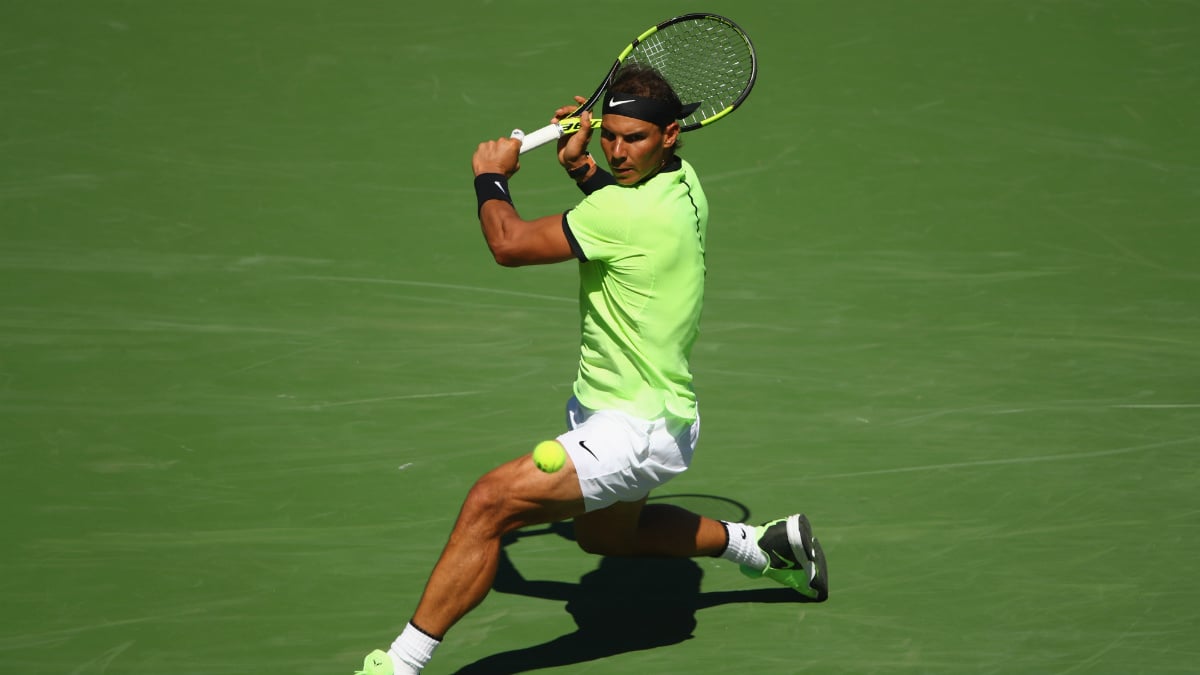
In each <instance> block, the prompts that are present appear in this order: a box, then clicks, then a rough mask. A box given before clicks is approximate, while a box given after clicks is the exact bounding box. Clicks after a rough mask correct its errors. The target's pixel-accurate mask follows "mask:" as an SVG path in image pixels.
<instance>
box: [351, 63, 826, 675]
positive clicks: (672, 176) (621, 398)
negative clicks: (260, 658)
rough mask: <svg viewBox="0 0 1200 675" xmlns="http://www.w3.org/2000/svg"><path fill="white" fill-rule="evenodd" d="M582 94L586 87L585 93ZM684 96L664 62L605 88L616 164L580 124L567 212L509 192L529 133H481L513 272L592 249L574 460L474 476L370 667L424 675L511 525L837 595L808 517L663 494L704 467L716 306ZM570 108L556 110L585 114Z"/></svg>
mask: <svg viewBox="0 0 1200 675" xmlns="http://www.w3.org/2000/svg"><path fill="white" fill-rule="evenodd" d="M577 100H578V101H579V102H580V103H582V102H583V100H584V99H582V98H577ZM691 108H692V106H685V105H683V104H681V102H680V100H679V98H678V96H676V94H675V92H674V91H672V89H671V87H670V85H669V84H668V83H667V81H666V80H665V79H663V78H662V76H660V75H659V74H658V73H657V72H656V71H654V70H652V69H649V68H645V67H639V66H626V67H624V68H623V69H622V70H621V71H620V72H619V73H618V74H617V76H616V78H615V79H614V80H613V82H612V84H611V85H610V86H609V89H608V92H607V95H606V96H605V98H604V110H603V117H602V120H601V121H602V126H601V131H600V137H601V138H600V145H601V148H602V149H603V151H604V156H605V159H606V160H607V162H608V166H609V169H610V170H611V173H609V172H608V171H605V170H603V169H601V168H599V167H598V166H597V165H596V163H595V161H594V160H593V159H592V157H591V155H590V154H589V153H588V152H587V147H588V142H589V141H590V139H591V135H592V130H591V113H590V112H583V113H582V130H581V131H580V132H579V133H576V134H574V135H572V136H569V137H567V138H564V139H562V140H560V141H559V148H558V159H559V162H560V163H561V164H562V165H563V167H564V168H565V169H566V170H567V173H568V175H570V176H571V177H572V178H574V179H575V181H576V182H577V183H578V185H579V187H580V189H581V190H582V191H583V193H584V195H585V197H584V199H583V200H582V201H581V202H580V203H579V204H578V205H577V206H576V207H575V208H573V209H571V210H570V211H567V212H566V213H565V214H561V215H558V214H556V215H550V216H545V217H542V218H537V219H535V220H524V219H523V218H521V216H520V215H518V213H517V210H516V209H515V208H514V206H513V204H512V199H511V197H510V192H509V185H508V181H509V178H511V177H512V176H513V174H515V173H516V172H517V169H518V150H519V147H520V142H519V141H516V140H513V139H507V138H505V139H499V140H494V141H488V142H485V143H482V144H480V146H479V148H478V149H477V150H476V151H475V155H474V157H473V158H472V165H473V168H474V172H475V191H476V194H477V196H478V199H479V220H480V223H481V224H482V228H483V235H484V238H485V239H486V240H487V244H488V247H489V248H490V249H491V252H492V255H493V256H494V257H495V259H496V262H497V263H499V264H501V265H505V266H513V267H518V266H523V265H537V264H544V263H557V262H564V261H567V260H572V259H574V260H577V261H579V274H580V309H581V313H582V340H581V345H580V359H579V370H578V375H577V377H576V380H575V384H574V389H573V391H574V395H573V396H572V397H571V399H570V400H569V401H568V402H567V421H568V427H569V429H568V431H566V432H565V433H563V434H561V435H559V436H558V437H557V439H556V441H557V442H558V443H560V444H561V445H562V447H563V449H564V450H565V451H566V454H567V461H566V463H565V465H564V466H563V468H562V469H561V470H559V471H557V472H554V473H545V472H543V471H541V470H539V469H538V468H537V467H536V466H535V465H534V462H533V461H532V460H531V458H530V455H529V454H525V455H523V456H521V457H518V458H517V459H514V460H512V461H510V462H508V463H506V464H502V465H501V466H499V467H497V468H495V469H493V470H492V471H490V472H488V473H487V474H486V475H484V476H483V477H482V478H480V479H479V480H478V481H477V482H476V483H475V485H474V486H473V487H472V488H471V490H470V492H469V493H468V494H467V497H466V499H465V501H464V503H463V506H462V511H461V512H460V514H459V516H458V520H457V522H456V523H455V525H454V529H453V531H452V532H451V534H450V539H449V541H448V542H447V544H446V547H445V549H444V550H443V552H442V555H441V558H440V559H439V560H438V562H437V565H436V566H435V567H434V569H433V573H432V574H431V575H430V577H429V581H428V583H427V584H426V587H425V592H424V594H423V595H422V597H421V600H420V603H419V604H418V605H417V609H416V612H415V613H414V614H413V617H412V620H411V621H410V622H409V623H408V625H407V626H406V627H405V629H404V631H403V632H402V633H401V634H400V636H399V637H397V638H396V640H395V642H393V643H392V645H391V648H390V649H389V650H387V651H386V652H385V651H383V650H376V651H374V652H372V653H371V654H369V655H368V656H367V658H366V660H365V663H364V666H363V670H362V671H361V673H362V674H366V675H381V674H384V675H400V674H411V673H419V672H420V670H421V668H423V667H424V666H425V665H426V664H427V663H428V662H429V660H430V658H431V657H432V655H433V651H434V649H435V648H436V647H437V645H438V644H439V643H440V642H441V640H442V637H443V636H444V635H445V634H446V632H447V631H448V630H449V629H450V628H451V627H452V626H454V624H455V623H456V622H458V620H459V619H461V618H462V617H463V616H464V615H466V613H467V612H469V611H470V610H471V609H473V608H474V607H475V606H476V605H478V604H479V603H480V602H481V601H482V600H483V598H484V596H485V595H487V593H488V591H489V590H490V589H491V586H492V582H493V580H494V578H495V575H496V566H497V563H498V560H499V557H500V541H501V537H502V536H503V535H504V534H506V533H508V532H511V531H513V530H516V529H518V528H522V527H525V526H529V525H536V524H543V523H549V522H556V521H560V520H565V519H568V518H574V527H575V535H576V539H577V541H578V543H579V546H580V547H581V548H582V549H583V550H584V551H587V552H589V553H594V554H598V555H606V556H659V557H694V556H720V557H723V558H726V559H728V560H730V561H733V562H735V563H738V564H739V565H740V566H741V569H742V571H743V572H744V573H746V574H747V575H748V576H751V577H761V576H767V577H770V578H772V579H774V580H776V581H778V582H780V583H782V584H784V585H786V586H789V587H791V588H794V589H795V590H796V591H798V592H799V593H800V594H802V595H803V596H806V597H808V598H810V599H812V600H816V601H822V600H824V599H825V598H826V597H827V596H828V576H827V571H826V569H825V559H824V555H823V553H822V551H821V547H820V545H819V543H818V542H817V540H816V538H814V537H813V534H812V530H811V528H810V526H809V523H808V519H807V518H805V516H803V515H793V516H789V517H787V518H782V519H779V520H775V521H772V522H769V523H766V524H765V525H762V526H760V527H752V526H749V525H745V524H742V523H727V522H723V521H718V520H713V519H710V518H706V517H703V516H700V515H697V514H694V513H691V512H689V511H686V510H684V509H682V508H679V507H676V506H671V505H667V504H649V505H648V504H647V503H646V499H647V496H648V495H649V494H650V491H651V490H653V489H654V488H657V487H659V486H660V485H663V484H664V483H666V482H667V481H669V480H670V479H671V478H673V477H674V476H677V475H679V474H680V473H682V472H683V471H685V470H686V469H687V468H688V465H689V464H690V463H691V460H692V453H693V451H694V449H695V446H696V441H697V439H698V437H699V434H700V417H699V414H698V411H697V404H696V396H695V394H694V393H693V391H692V386H691V385H692V374H691V372H690V370H689V366H688V360H689V356H690V353H691V349H692V345H693V343H694V342H695V339H696V335H697V330H698V325H699V320H700V313H701V307H702V305H703V300H704V275H705V262H704V247H705V234H706V227H707V224H708V202H707V200H706V199H705V196H704V191H703V189H701V187H700V182H699V180H698V179H697V177H696V173H695V171H694V170H693V168H692V166H691V165H690V164H689V163H687V162H686V161H684V160H683V159H681V158H680V157H678V156H677V155H676V150H677V148H678V147H679V132H680V127H679V123H678V120H679V119H680V118H682V117H685V116H686V115H687V114H690V112H691ZM574 110H575V108H574V107H573V106H566V107H563V108H559V109H558V110H557V111H556V113H555V120H554V121H555V122H557V121H558V120H559V119H561V118H563V117H566V116H568V115H570V114H571V113H572V112H574Z"/></svg>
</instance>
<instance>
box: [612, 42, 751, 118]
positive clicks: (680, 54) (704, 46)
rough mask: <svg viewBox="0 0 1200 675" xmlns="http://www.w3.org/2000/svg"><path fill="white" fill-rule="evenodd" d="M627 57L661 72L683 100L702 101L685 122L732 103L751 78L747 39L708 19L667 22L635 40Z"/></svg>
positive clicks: (748, 84) (722, 108) (749, 48)
mask: <svg viewBox="0 0 1200 675" xmlns="http://www.w3.org/2000/svg"><path fill="white" fill-rule="evenodd" d="M626 60H627V61H636V62H638V63H640V64H642V65H647V66H650V67H652V68H654V69H655V70H657V71H658V72H659V73H661V74H662V75H663V77H665V78H666V79H667V81H668V82H670V83H671V87H672V88H673V89H674V90H675V93H676V94H678V95H679V100H681V101H682V102H683V103H684V104H688V103H700V104H701V106H700V108H698V109H697V110H696V112H694V113H692V114H691V115H689V116H688V117H687V118H686V119H685V120H684V123H685V124H689V123H699V122H702V121H703V120H705V119H707V118H708V117H712V116H714V115H717V114H718V113H720V112H721V111H723V110H725V109H726V108H727V107H729V106H730V105H733V103H734V102H735V101H737V99H738V98H739V97H740V96H741V95H742V93H743V92H744V91H745V90H746V88H747V87H749V86H750V85H751V84H752V82H753V77H754V59H753V53H752V51H751V47H750V45H749V43H748V42H747V40H746V38H745V37H744V36H743V35H742V33H741V32H740V31H738V30H737V29H736V28H734V27H732V26H729V25H728V24H725V23H722V22H719V21H715V20H712V19H698V20H691V21H681V22H679V23H675V24H672V25H670V26H667V27H665V28H663V29H662V30H660V31H658V32H656V33H654V34H652V35H650V36H648V37H647V38H646V39H645V40H643V41H642V42H641V43H639V44H638V45H637V46H636V47H635V48H634V50H633V52H632V53H630V55H629V56H628V57H627V58H626Z"/></svg>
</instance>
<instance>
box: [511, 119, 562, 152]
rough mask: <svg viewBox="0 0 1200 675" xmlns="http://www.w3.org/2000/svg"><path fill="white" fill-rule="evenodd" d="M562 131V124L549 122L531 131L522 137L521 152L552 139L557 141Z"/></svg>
mask: <svg viewBox="0 0 1200 675" xmlns="http://www.w3.org/2000/svg"><path fill="white" fill-rule="evenodd" d="M562 133H563V129H562V126H560V125H558V124H547V125H546V126H544V127H542V128H541V129H538V130H536V131H531V132H529V133H527V134H525V137H524V138H522V139H521V153H522V154H524V153H526V152H529V151H530V150H532V149H534V148H537V147H541V146H543V145H545V144H547V143H549V142H551V141H557V140H558V138H559V136H562ZM514 138H515V136H514Z"/></svg>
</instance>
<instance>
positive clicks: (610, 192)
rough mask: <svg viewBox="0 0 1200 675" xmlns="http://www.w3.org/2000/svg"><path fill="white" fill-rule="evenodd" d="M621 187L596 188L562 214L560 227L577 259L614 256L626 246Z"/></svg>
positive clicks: (627, 226) (626, 220)
mask: <svg viewBox="0 0 1200 675" xmlns="http://www.w3.org/2000/svg"><path fill="white" fill-rule="evenodd" d="M625 196H626V195H625V194H624V188H621V187H611V188H608V189H603V190H597V191H596V192H593V193H592V194H590V195H588V196H587V197H585V198H584V200H583V201H581V202H579V204H578V205H577V206H576V207H575V208H573V209H571V210H570V211H567V212H566V213H564V214H563V231H564V232H566V233H567V239H568V241H571V242H572V244H571V250H572V251H575V253H576V257H577V258H579V259H580V260H584V261H587V260H613V259H616V258H619V257H620V256H622V255H624V253H625V251H627V250H628V248H629V243H630V227H631V225H630V224H631V223H632V221H633V220H634V218H632V217H631V214H629V213H628V211H629V205H628V204H627V203H626V200H625Z"/></svg>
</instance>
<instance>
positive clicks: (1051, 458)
mask: <svg viewBox="0 0 1200 675" xmlns="http://www.w3.org/2000/svg"><path fill="white" fill-rule="evenodd" d="M1198 441H1200V436H1192V437H1190V438H1177V439H1175V440H1173V441H1162V442H1159V443H1149V444H1147V445H1135V446H1133V447H1129V448H1115V449H1113V450H1097V451H1096V452H1081V453H1078V454H1074V455H1042V456H1041V457H1014V458H1012V459H983V460H979V461H977V462H953V463H950V464H927V465H925V466H905V467H900V468H896V469H877V470H875V471H855V472H853V473H834V474H829V475H826V476H811V478H818V479H825V478H855V477H858V476H880V475H884V474H889V473H913V472H916V471H938V470H941V469H965V468H973V467H977V466H997V465H1002V464H1033V463H1034V462H1056V461H1060V460H1069V459H1090V458H1093V457H1108V456H1110V455H1127V454H1129V453H1132V452H1142V451H1143V450H1157V449H1158V448H1167V447H1170V446H1172V445H1184V444H1187V443H1195V442H1198Z"/></svg>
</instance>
